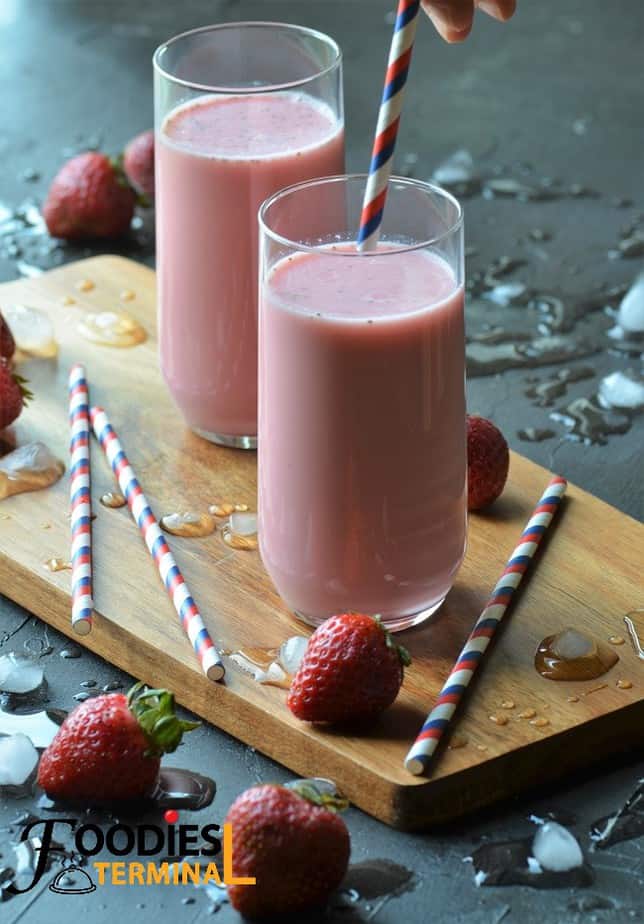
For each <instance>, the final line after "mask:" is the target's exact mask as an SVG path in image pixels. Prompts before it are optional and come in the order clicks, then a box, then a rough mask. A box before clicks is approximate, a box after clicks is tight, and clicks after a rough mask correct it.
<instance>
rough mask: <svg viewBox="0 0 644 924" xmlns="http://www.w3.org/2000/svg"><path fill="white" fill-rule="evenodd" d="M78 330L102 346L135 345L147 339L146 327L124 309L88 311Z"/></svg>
mask: <svg viewBox="0 0 644 924" xmlns="http://www.w3.org/2000/svg"><path fill="white" fill-rule="evenodd" d="M78 331H79V333H80V334H81V335H82V336H83V337H84V338H85V339H86V340H90V341H91V342H92V343H98V344H101V345H102V346H111V347H133V346H137V345H138V344H139V343H143V342H144V340H146V339H147V333H146V332H145V329H144V328H143V327H142V326H141V325H140V324H139V322H138V321H137V320H136V319H135V318H133V317H132V315H129V314H126V313H125V312H124V311H99V312H88V313H87V314H86V315H84V317H83V319H82V320H81V321H80V322H79V324H78Z"/></svg>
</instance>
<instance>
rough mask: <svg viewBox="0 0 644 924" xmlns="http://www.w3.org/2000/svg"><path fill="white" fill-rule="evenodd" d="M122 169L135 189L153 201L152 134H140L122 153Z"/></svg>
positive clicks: (151, 132)
mask: <svg viewBox="0 0 644 924" xmlns="http://www.w3.org/2000/svg"><path fill="white" fill-rule="evenodd" d="M123 169H124V170H125V172H126V174H127V178H128V180H129V181H130V183H131V184H132V186H133V187H134V188H135V189H136V191H137V192H139V193H142V194H143V195H144V196H147V197H148V198H149V199H154V132H153V131H152V130H150V131H147V132H141V134H140V135H137V136H136V137H135V138H132V140H131V141H130V142H128V144H127V146H126V148H125V150H124V151H123Z"/></svg>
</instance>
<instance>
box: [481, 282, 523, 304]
mask: <svg viewBox="0 0 644 924" xmlns="http://www.w3.org/2000/svg"><path fill="white" fill-rule="evenodd" d="M527 291H528V287H527V286H526V285H525V284H524V283H523V282H502V283H499V285H496V286H494V287H493V288H492V289H488V291H487V292H484V293H483V298H486V299H487V300H488V301H490V302H494V303H495V304H496V305H501V306H502V307H506V306H507V305H510V304H512V302H515V301H517V299H520V298H522V297H523V296H524V295H525V294H526V292H527Z"/></svg>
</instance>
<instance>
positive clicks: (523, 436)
mask: <svg viewBox="0 0 644 924" xmlns="http://www.w3.org/2000/svg"><path fill="white" fill-rule="evenodd" d="M554 435H555V431H554V430H549V429H548V428H547V427H525V428H524V429H523V430H517V436H518V437H519V439H520V440H523V441H524V442H527V443H541V442H543V440H548V439H550V438H551V437H553V436H554Z"/></svg>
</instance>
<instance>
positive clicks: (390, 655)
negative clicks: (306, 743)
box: [287, 613, 411, 722]
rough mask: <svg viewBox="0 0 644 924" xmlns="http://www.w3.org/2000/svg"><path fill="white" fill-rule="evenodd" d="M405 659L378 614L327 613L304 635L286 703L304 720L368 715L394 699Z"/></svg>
mask: <svg viewBox="0 0 644 924" xmlns="http://www.w3.org/2000/svg"><path fill="white" fill-rule="evenodd" d="M410 663H411V659H410V657H409V654H408V652H407V651H406V650H405V649H404V648H402V647H400V646H399V645H395V644H394V642H393V639H392V637H391V635H390V634H389V633H388V632H387V631H386V629H384V627H383V626H382V623H381V622H380V620H379V619H378V617H377V616H376V617H375V618H374V617H372V616H363V615H360V614H359V613H344V614H343V615H341V616H332V617H331V618H330V619H327V620H326V621H325V622H323V623H322V625H321V626H318V628H317V629H316V630H315V632H314V633H313V635H312V636H311V638H310V639H309V643H308V645H307V648H306V651H305V652H304V657H303V658H302V661H301V663H300V666H299V668H298V671H297V673H296V675H295V677H294V678H293V683H292V684H291V688H290V690H289V694H288V699H287V705H288V707H289V709H290V710H291V712H292V713H293V714H294V715H296V716H297V717H298V719H305V720H306V721H308V722H343V721H347V720H351V719H365V718H370V717H372V716H375V715H377V714H378V713H379V712H382V711H383V709H386V708H387V706H390V705H391V703H393V701H394V700H395V698H396V696H397V695H398V690H399V689H400V685H401V683H402V680H403V667H405V666H406V665H408V664H410Z"/></svg>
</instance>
